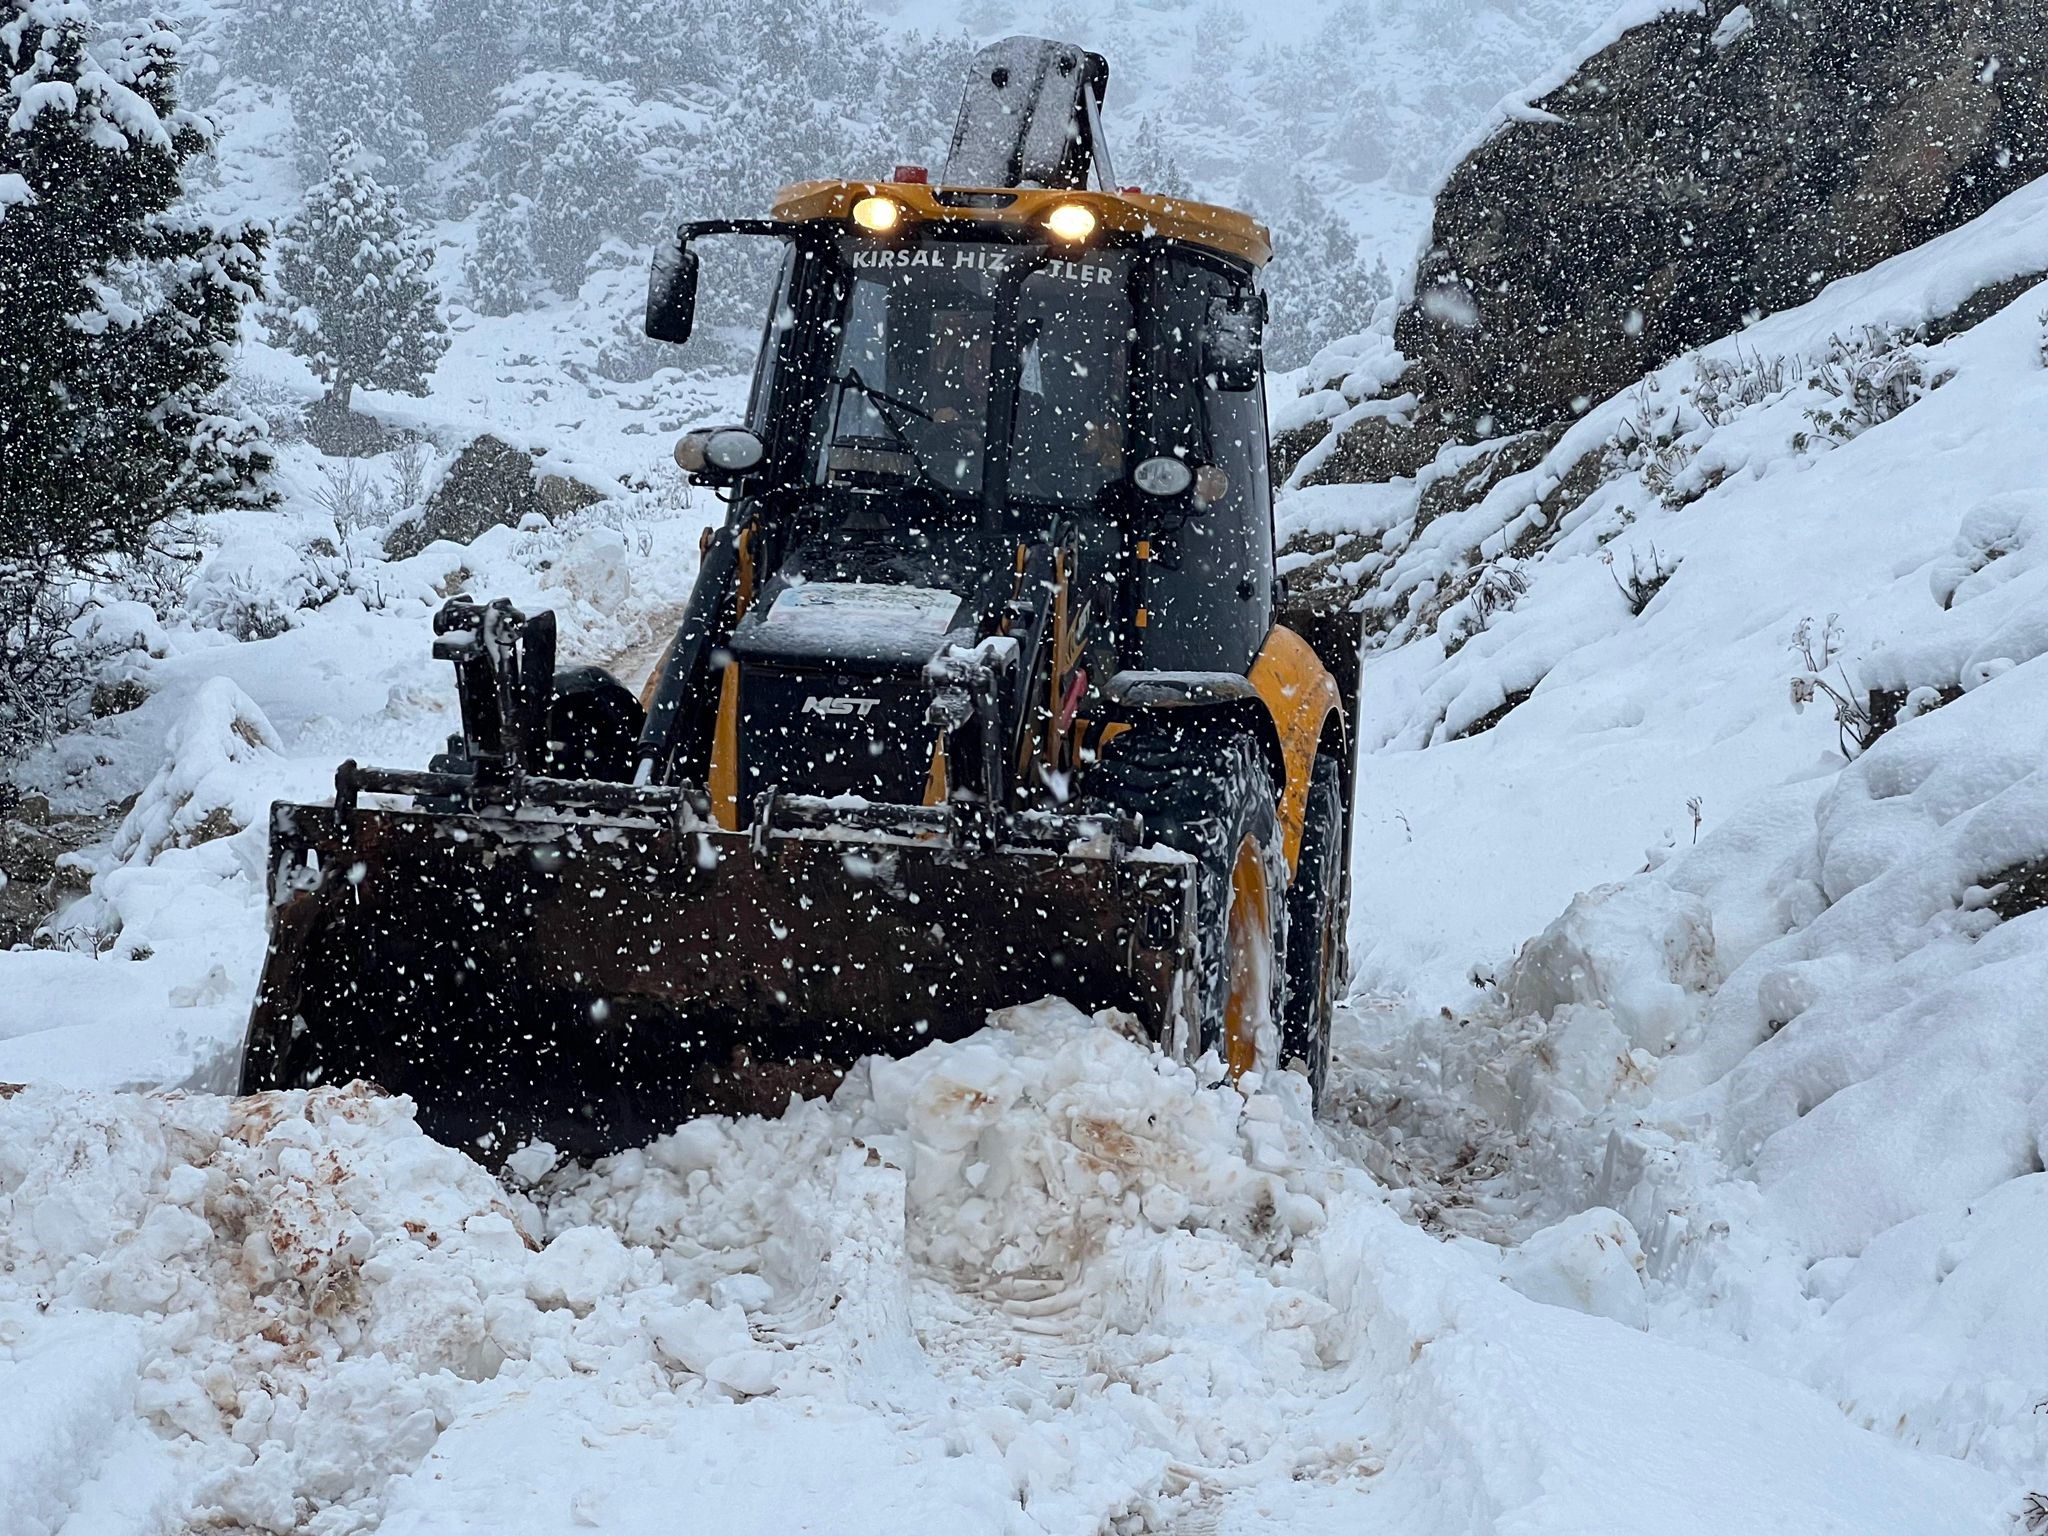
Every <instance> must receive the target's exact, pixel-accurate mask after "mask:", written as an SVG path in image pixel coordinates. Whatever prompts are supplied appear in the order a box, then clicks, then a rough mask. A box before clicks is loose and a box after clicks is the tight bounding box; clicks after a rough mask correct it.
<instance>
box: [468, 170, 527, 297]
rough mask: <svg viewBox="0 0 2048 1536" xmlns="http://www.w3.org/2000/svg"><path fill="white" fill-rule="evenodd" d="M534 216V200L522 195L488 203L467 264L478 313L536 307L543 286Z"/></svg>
mask: <svg viewBox="0 0 2048 1536" xmlns="http://www.w3.org/2000/svg"><path fill="white" fill-rule="evenodd" d="M532 219H533V200H532V199H531V198H529V197H526V196H525V195H523V194H521V193H517V192H514V193H512V194H510V195H509V196H507V197H505V198H503V199H502V200H499V201H495V202H491V203H487V204H485V206H484V211H483V213H482V215H481V216H480V217H479V218H478V220H477V226H476V243H475V244H474V245H472V246H471V247H470V249H469V255H468V256H467V257H466V258H464V260H463V263H462V278H463V287H464V291H465V293H466V294H467V295H468V298H469V307H470V308H471V309H473V310H475V311H476V312H477V313H478V314H480V315H514V314H518V313H519V312H520V311H521V310H524V309H526V308H528V307H530V306H531V305H532V303H533V300H534V297H535V295H536V292H537V291H538V289H539V288H540V287H541V279H540V269H539V267H538V265H537V264H536V262H535V259H534V254H533V233H532V229H531V227H530V226H531V223H532Z"/></svg>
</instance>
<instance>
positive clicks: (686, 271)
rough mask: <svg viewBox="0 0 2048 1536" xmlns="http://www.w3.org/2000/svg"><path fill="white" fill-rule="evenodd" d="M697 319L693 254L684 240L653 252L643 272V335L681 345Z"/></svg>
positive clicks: (694, 258) (695, 264)
mask: <svg viewBox="0 0 2048 1536" xmlns="http://www.w3.org/2000/svg"><path fill="white" fill-rule="evenodd" d="M696 319H697V253H696V252H695V251H693V250H691V249H690V245H689V242H688V241H687V240H678V241H677V242H676V243H675V245H674V246H673V247H670V248H664V249H660V250H657V251H656V252H655V253H654V268H653V270H652V271H651V272H649V273H648V274H647V334H648V335H649V336H651V337H652V338H653V339H654V340H656V341H668V342H674V343H675V344H676V345H677V346H681V345H682V344H683V343H684V342H686V341H688V340H689V339H690V328H691V326H692V325H694V324H695V323H696Z"/></svg>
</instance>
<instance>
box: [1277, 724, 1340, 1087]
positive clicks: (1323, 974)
mask: <svg viewBox="0 0 2048 1536" xmlns="http://www.w3.org/2000/svg"><path fill="white" fill-rule="evenodd" d="M1344 855H1345V848H1344V771H1343V769H1342V767H1341V766H1340V765H1339V764H1338V762H1337V760H1336V759H1335V758H1332V757H1318V758H1317V759H1316V761H1315V767H1314V769H1313V770H1312V771H1311V773H1310V776H1309V783H1308V805H1307V807H1306V809H1305V810H1304V812H1303V815H1302V826H1301V857H1300V859H1299V860H1297V861H1296V863H1295V869H1294V884H1293V885H1292V886H1291V887H1290V888H1289V889H1288V892H1287V1010H1286V1016H1285V1017H1286V1023H1285V1027H1284V1028H1283V1029H1282V1031H1281V1036H1280V1060H1281V1064H1282V1065H1283V1066H1286V1067H1290V1068H1292V1069H1293V1070H1295V1071H1297V1072H1300V1073H1302V1074H1303V1075H1304V1076H1306V1077H1307V1078H1308V1084H1309V1092H1310V1093H1311V1094H1312V1095H1313V1097H1314V1098H1315V1100H1316V1101H1317V1102H1318V1103H1320V1102H1321V1101H1322V1097H1323V1084H1324V1082H1325V1081H1326V1080H1327V1079H1328V1077H1329V1074H1330V1022H1331V1020H1332V1019H1333V1018H1334V1017H1335V1015H1336V1011H1337V994H1338V991H1339V989H1340V988H1341V987H1342V986H1343V985H1344V926H1345V921H1346V912H1345V907H1346V903H1345V900H1344V885H1345V874H1346V871H1345V868H1344Z"/></svg>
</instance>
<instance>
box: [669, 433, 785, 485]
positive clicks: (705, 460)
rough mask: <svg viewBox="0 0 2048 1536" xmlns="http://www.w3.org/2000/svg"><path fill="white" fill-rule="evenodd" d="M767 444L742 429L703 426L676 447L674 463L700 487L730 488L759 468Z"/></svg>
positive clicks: (766, 451) (766, 455)
mask: <svg viewBox="0 0 2048 1536" xmlns="http://www.w3.org/2000/svg"><path fill="white" fill-rule="evenodd" d="M767 457H768V445H767V444H766V443H764V442H762V441H761V439H760V438H759V437H758V436H756V435H755V434H754V433H752V432H749V431H748V430H747V429H746V428H745V427H703V428H700V429H698V430H697V431H695V432H691V433H689V434H687V435H686V436H685V437H684V438H683V440H682V441H681V442H679V443H677V444H676V463H677V464H678V465H679V466H680V467H681V468H682V469H683V470H684V471H685V472H686V473H687V474H688V475H689V477H690V478H691V479H692V480H693V481H695V482H696V483H697V484H699V485H733V484H736V483H737V482H738V481H740V480H742V479H744V478H745V477H746V475H747V474H748V473H749V472H750V471H752V470H756V469H759V468H760V467H761V461H762V460H763V459H765V458H767Z"/></svg>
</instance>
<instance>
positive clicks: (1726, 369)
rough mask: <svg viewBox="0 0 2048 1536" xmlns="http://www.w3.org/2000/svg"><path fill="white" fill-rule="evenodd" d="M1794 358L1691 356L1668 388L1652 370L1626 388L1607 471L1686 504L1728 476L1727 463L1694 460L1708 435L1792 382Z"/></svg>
mask: <svg viewBox="0 0 2048 1536" xmlns="http://www.w3.org/2000/svg"><path fill="white" fill-rule="evenodd" d="M1800 366H1801V365H1800V364H1799V362H1798V360H1797V359H1794V358H1788V357H1776V356H1773V357H1766V356H1764V355H1763V354H1762V353H1757V352H1751V353H1747V354H1744V353H1737V355H1736V356H1734V357H1732V358H1724V357H1712V356H1705V357H1697V358H1695V359H1694V360H1693V366H1692V373H1691V376H1690V377H1689V378H1688V377H1683V376H1681V377H1680V378H1679V380H1678V381H1677V388H1676V389H1675V390H1673V389H1672V388H1671V387H1670V386H1669V382H1668V381H1667V380H1666V379H1664V378H1662V377H1659V376H1657V375H1654V374H1653V375H1651V376H1650V377H1649V378H1647V379H1645V380H1644V381H1643V382H1642V384H1640V385H1638V386H1637V388H1636V389H1635V391H1634V393H1633V394H1632V395H1631V397H1630V400H1631V409H1630V411H1629V414H1628V416H1627V417H1626V418H1625V419H1624V420H1623V422H1622V424H1621V427H1620V429H1619V430H1618V431H1617V432H1616V433H1615V434H1614V437H1613V438H1612V439H1611V440H1610V442H1609V444H1608V447H1607V450H1606V455H1605V474H1606V476H1607V478H1609V479H1614V478H1619V477H1620V476H1621V475H1623V474H1631V473H1632V474H1636V475H1638V476H1640V477H1641V479H1642V482H1643V484H1644V485H1645V486H1646V487H1648V489H1649V490H1650V491H1651V492H1653V493H1654V494H1655V495H1656V497H1657V499H1658V500H1660V501H1661V502H1663V503H1664V505H1665V506H1667V507H1669V508H1671V509H1672V510H1674V511H1676V510H1677V509H1679V508H1681V507H1686V506H1690V505H1691V504H1692V503H1693V502H1695V501H1698V500H1699V499H1700V498H1701V497H1702V496H1704V495H1706V494H1707V492H1709V491H1711V490H1713V489H1714V488H1715V487H1716V486H1718V485H1720V484H1721V483H1722V482H1723V481H1724V480H1726V478H1727V470H1726V469H1725V468H1723V467H1721V466H1719V465H1716V464H1713V463H1711V462H1710V463H1707V464H1704V465H1703V464H1702V463H1701V462H1700V460H1701V455H1702V452H1703V450H1704V449H1705V448H1706V445H1707V440H1708V439H1709V438H1710V437H1712V436H1713V435H1714V433H1715V431H1716V430H1718V429H1719V428H1721V427H1725V426H1727V425H1728V424H1730V423H1731V422H1733V421H1735V420H1736V419H1737V418H1738V417H1740V416H1742V415H1744V414H1745V413H1746V412H1748V411H1750V410H1752V409H1754V408H1756V407H1758V406H1761V405H1765V404H1767V403H1769V402H1770V401H1772V400H1775V399H1778V398H1779V397H1780V396H1782V395H1784V394H1785V393H1786V392H1787V391H1788V390H1789V389H1791V388H1792V387H1793V383H1794V376H1795V374H1796V373H1797V372H1798V370H1799V368H1800Z"/></svg>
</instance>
